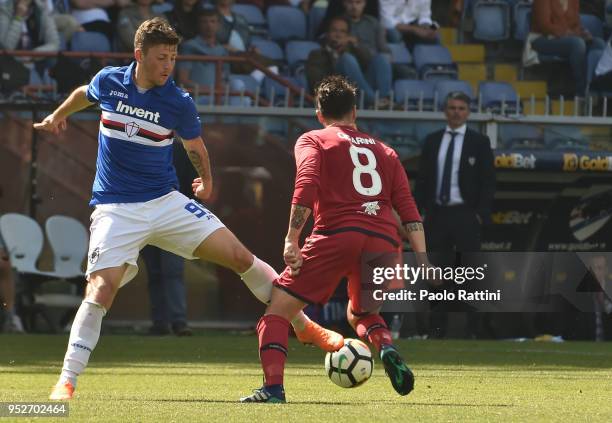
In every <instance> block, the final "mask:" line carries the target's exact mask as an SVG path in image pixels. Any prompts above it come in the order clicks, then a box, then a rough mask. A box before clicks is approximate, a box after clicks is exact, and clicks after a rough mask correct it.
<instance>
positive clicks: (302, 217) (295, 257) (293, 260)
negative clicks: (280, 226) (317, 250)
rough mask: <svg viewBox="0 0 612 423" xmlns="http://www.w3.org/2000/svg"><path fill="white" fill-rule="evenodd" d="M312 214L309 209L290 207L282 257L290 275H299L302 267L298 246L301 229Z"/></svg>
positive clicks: (293, 205) (294, 205)
mask: <svg viewBox="0 0 612 423" xmlns="http://www.w3.org/2000/svg"><path fill="white" fill-rule="evenodd" d="M311 212H312V210H311V209H309V208H308V207H305V206H300V205H299V204H292V205H291V215H290V216H289V230H288V231H287V236H286V237H285V250H284V252H283V257H284V259H285V264H286V265H287V266H289V267H290V268H291V274H292V275H293V276H296V275H297V274H298V273H300V267H301V266H302V251H301V250H300V246H299V244H298V242H299V240H300V235H301V234H302V229H303V228H304V224H305V223H306V220H307V219H308V217H309V216H310V213H311Z"/></svg>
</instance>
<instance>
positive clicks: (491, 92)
mask: <svg viewBox="0 0 612 423" xmlns="http://www.w3.org/2000/svg"><path fill="white" fill-rule="evenodd" d="M478 93H479V96H480V102H481V106H482V109H483V110H489V111H491V112H494V113H500V112H501V110H502V109H504V110H505V111H506V112H508V113H517V112H518V111H519V110H517V107H516V103H517V100H518V96H517V94H516V91H514V88H512V85H510V84H509V83H507V82H493V81H483V82H481V83H480V85H479V87H478ZM519 109H520V105H519Z"/></svg>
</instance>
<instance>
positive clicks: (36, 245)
mask: <svg viewBox="0 0 612 423" xmlns="http://www.w3.org/2000/svg"><path fill="white" fill-rule="evenodd" d="M0 233H1V234H2V238H3V239H4V242H5V243H6V246H7V248H8V251H9V255H10V258H11V264H12V265H13V266H14V267H15V268H16V269H17V271H18V272H20V273H30V274H34V275H42V276H51V277H54V276H55V275H54V274H53V273H52V272H42V271H40V270H38V267H37V266H36V261H37V260H38V256H39V255H40V252H41V251H42V248H43V240H44V238H43V233H42V230H41V229H40V226H39V225H38V222H36V221H35V220H34V219H32V218H31V217H28V216H25V215H23V214H18V213H6V214H3V215H2V217H0Z"/></svg>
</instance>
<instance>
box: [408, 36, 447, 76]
mask: <svg viewBox="0 0 612 423" xmlns="http://www.w3.org/2000/svg"><path fill="white" fill-rule="evenodd" d="M413 54H414V63H415V66H416V68H417V71H418V73H419V75H421V78H423V79H457V65H456V64H455V63H453V59H452V58H451V55H450V52H449V51H448V49H447V48H446V47H444V46H442V45H437V44H436V45H432V44H417V45H416V46H415V47H414V50H413Z"/></svg>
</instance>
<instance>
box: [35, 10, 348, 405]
mask: <svg viewBox="0 0 612 423" xmlns="http://www.w3.org/2000/svg"><path fill="white" fill-rule="evenodd" d="M179 41H180V39H179V37H178V35H177V34H176V32H175V31H174V29H172V27H170V25H169V24H168V23H167V22H166V21H165V20H163V19H160V18H153V19H150V20H147V21H145V22H143V23H142V24H141V26H140V27H139V28H138V31H137V32H136V35H135V37H134V56H135V59H136V60H135V62H133V63H132V64H131V65H129V66H124V67H107V68H104V69H102V70H101V71H100V72H99V73H98V74H97V75H96V76H95V77H94V78H93V80H92V81H91V82H90V83H89V85H87V86H82V87H79V88H77V89H76V90H75V91H73V92H72V94H70V96H69V97H68V98H67V99H66V101H64V102H63V103H62V104H61V105H60V106H59V107H58V108H57V109H56V110H55V111H54V112H53V113H52V114H51V115H49V116H47V117H46V118H45V119H44V120H43V121H42V122H41V123H36V124H34V128H36V129H38V130H43V131H49V132H52V133H54V134H59V132H60V131H62V130H64V129H65V128H66V118H67V117H68V116H70V115H71V114H73V113H75V112H78V111H80V110H82V109H85V108H86V107H89V106H90V105H92V104H94V103H97V104H98V105H99V107H100V109H101V110H102V113H101V119H100V132H99V136H98V143H99V145H98V159H97V163H96V177H95V180H94V184H93V194H92V199H91V202H90V205H92V206H95V210H94V212H93V214H92V216H91V221H92V223H91V236H90V244H89V253H88V263H87V271H86V276H87V280H88V286H87V290H86V294H85V299H84V300H83V303H82V304H81V306H80V307H79V310H78V312H77V314H76V316H75V318H74V323H73V325H72V329H71V332H70V339H69V341H68V349H67V352H66V355H65V358H64V365H63V368H62V373H61V375H60V378H59V381H58V383H57V384H56V385H55V387H54V388H53V391H52V392H51V396H50V399H52V400H67V399H70V398H72V396H73V395H74V389H75V386H76V379H77V376H78V375H79V374H80V373H82V372H83V370H84V369H85V367H86V365H87V363H88V361H89V356H90V354H91V352H92V351H93V349H94V348H95V346H96V344H97V342H98V339H99V337H100V327H101V322H102V318H103V316H104V315H105V314H106V311H107V310H108V309H109V308H110V306H111V304H112V303H113V299H114V298H115V295H116V294H117V291H118V290H119V288H120V287H121V286H123V285H124V284H126V283H127V282H129V281H130V280H131V279H132V278H133V277H134V276H135V275H136V273H137V272H138V266H137V259H138V253H139V251H140V249H142V248H143V247H144V246H145V245H147V244H151V245H155V246H157V247H160V248H162V249H165V250H168V251H170V252H172V253H175V254H178V255H180V256H182V257H185V258H187V259H195V258H200V259H203V260H206V261H210V262H212V263H216V264H218V265H221V266H224V267H227V268H229V269H231V270H233V271H234V272H236V273H238V274H239V275H240V276H241V278H242V280H243V281H244V282H245V284H246V285H247V286H248V288H249V289H250V290H251V291H252V292H253V294H254V295H255V296H256V297H257V298H258V299H259V300H261V301H262V302H264V303H268V302H269V300H270V295H271V290H272V282H273V281H274V280H276V279H277V278H278V274H277V273H276V272H275V271H274V269H272V268H271V267H270V266H269V265H268V264H266V263H264V262H263V261H261V260H259V259H258V258H257V257H255V256H254V255H253V254H251V252H250V251H249V250H247V249H246V248H245V247H244V246H243V245H242V244H241V243H240V241H239V240H238V239H237V238H236V237H235V236H234V234H232V232H230V231H229V230H228V229H227V228H226V227H225V226H224V225H223V223H221V221H220V220H219V219H218V218H217V217H216V216H215V215H214V214H213V213H211V212H210V211H208V210H207V209H206V208H205V207H204V206H202V205H201V204H200V203H198V202H196V201H193V200H190V199H189V198H187V197H186V196H184V195H182V194H181V193H179V192H178V191H177V185H178V183H177V178H176V173H175V170H174V167H173V166H172V143H173V139H174V138H175V137H180V139H181V140H182V142H183V146H184V148H185V150H186V152H187V155H188V157H189V159H190V160H191V163H192V164H193V166H194V167H195V169H196V170H197V172H198V175H199V177H198V178H196V179H195V180H194V181H193V191H194V194H195V196H196V197H197V198H198V199H199V200H206V199H207V198H208V197H209V196H210V194H211V192H212V183H213V180H212V173H211V168H210V163H209V159H208V152H207V150H206V147H205V145H204V142H203V140H202V137H201V134H200V132H201V123H200V119H199V116H198V113H197V110H196V107H195V104H194V102H193V100H192V99H191V97H190V96H189V94H188V93H186V92H184V91H183V90H181V89H179V88H178V87H177V86H176V85H175V84H174V81H173V80H172V77H171V75H172V73H173V70H174V65H175V60H176V55H177V45H178V43H179ZM292 323H293V324H294V329H295V331H296V334H297V336H298V339H299V340H301V341H302V342H304V343H314V344H316V345H317V346H319V347H321V348H323V349H325V350H328V351H329V350H335V349H338V348H340V347H341V346H342V344H343V342H344V340H343V338H342V336H341V335H339V334H337V333H335V332H333V331H329V330H326V329H324V328H322V327H320V326H319V325H317V324H316V323H314V322H312V321H311V320H309V319H308V318H307V317H306V316H305V315H303V314H301V315H300V316H299V317H298V318H296V319H295V320H294V321H293V322H292Z"/></svg>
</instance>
